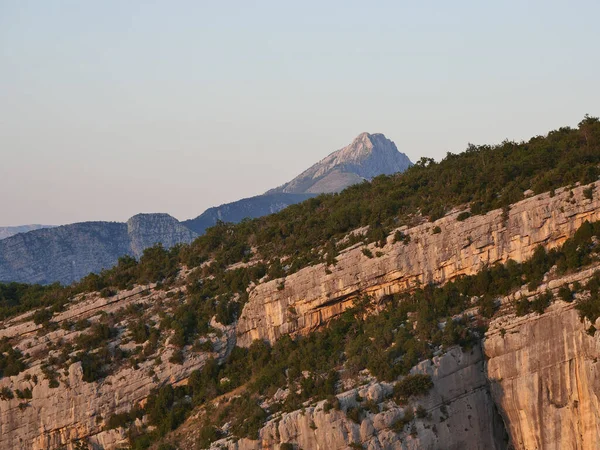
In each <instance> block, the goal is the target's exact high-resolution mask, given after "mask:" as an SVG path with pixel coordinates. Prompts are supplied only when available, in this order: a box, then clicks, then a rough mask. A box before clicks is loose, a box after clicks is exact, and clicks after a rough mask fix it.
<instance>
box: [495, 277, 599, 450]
mask: <svg viewBox="0 0 600 450" xmlns="http://www.w3.org/2000/svg"><path fill="white" fill-rule="evenodd" d="M599 269H600V266H596V267H594V268H592V269H588V270H586V271H583V272H580V273H576V274H573V275H570V276H567V277H563V278H560V279H557V280H553V281H551V282H550V283H549V284H547V285H543V286H541V287H540V289H539V290H538V293H539V292H542V291H543V290H545V289H546V288H550V289H552V290H555V291H556V290H557V288H558V287H559V286H561V285H563V284H564V283H574V282H580V283H581V284H584V283H585V281H587V279H588V278H589V277H591V275H592V274H593V272H594V271H596V270H599ZM520 294H522V295H534V294H535V293H520ZM596 325H598V324H596ZM588 326H589V323H588V324H587V325H586V324H584V323H582V322H581V320H580V319H579V315H578V313H577V311H576V310H575V309H574V304H573V303H565V302H562V301H557V302H555V303H554V304H553V305H551V306H550V307H549V308H548V310H547V311H546V312H545V313H544V314H542V315H538V314H536V313H532V314H529V315H526V316H524V317H516V316H515V315H514V314H513V313H508V314H504V315H500V316H499V317H497V318H496V319H495V320H494V321H493V322H492V324H491V326H490V329H489V331H488V333H487V334H486V339H485V341H484V348H485V354H486V357H487V358H488V362H487V376H488V378H489V379H490V381H491V389H492V394H493V398H494V400H495V402H496V404H497V405H498V407H499V409H500V410H501V411H502V414H503V416H504V420H505V423H506V426H507V429H508V431H509V434H510V436H511V440H512V443H513V445H514V447H515V448H518V449H524V450H534V449H545V450H546V449H548V450H559V449H586V450H587V449H590V450H591V449H597V448H598V446H599V445H600V399H599V397H598V396H599V394H600V362H599V361H598V358H599V357H600V336H598V334H596V335H595V336H590V335H589V334H588V333H587V332H586V329H587V327H588Z"/></svg>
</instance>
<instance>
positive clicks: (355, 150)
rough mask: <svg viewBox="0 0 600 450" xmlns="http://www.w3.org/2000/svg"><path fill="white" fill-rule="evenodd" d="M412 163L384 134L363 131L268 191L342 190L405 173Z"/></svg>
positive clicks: (307, 192)
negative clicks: (341, 146)
mask: <svg viewBox="0 0 600 450" xmlns="http://www.w3.org/2000/svg"><path fill="white" fill-rule="evenodd" d="M411 165H412V162H411V161H410V159H408V157H407V156H406V155H405V154H404V153H401V152H399V151H398V148H397V147H396V144H394V142H392V141H391V140H389V139H388V138H386V137H385V135H383V134H382V133H375V134H370V133H367V132H363V133H361V134H359V135H358V136H357V137H356V138H355V139H354V140H353V141H352V143H351V144H350V145H348V146H346V147H344V148H341V149H339V150H336V151H335V152H333V153H331V154H330V155H329V156H327V157H325V158H323V159H322V160H321V161H319V162H318V163H316V164H314V165H313V166H311V167H310V168H308V169H307V170H305V171H304V172H302V173H301V174H300V175H298V176H297V177H296V178H294V179H293V180H291V181H290V182H288V183H286V184H284V185H282V186H280V187H278V188H275V189H272V190H270V191H268V193H276V192H283V193H291V194H320V193H328V192H339V191H341V190H343V189H345V188H347V187H348V186H351V185H352V184H356V183H360V182H361V181H364V180H370V179H372V178H373V177H376V176H377V175H382V174H385V175H390V174H392V173H396V172H403V171H405V170H406V169H408V168H409V167H410V166H411Z"/></svg>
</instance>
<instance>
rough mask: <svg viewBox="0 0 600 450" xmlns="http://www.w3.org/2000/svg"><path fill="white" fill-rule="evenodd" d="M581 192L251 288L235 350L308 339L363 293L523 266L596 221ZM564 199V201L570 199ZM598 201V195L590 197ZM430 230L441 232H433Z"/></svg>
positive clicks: (422, 229)
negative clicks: (259, 342) (539, 250)
mask: <svg viewBox="0 0 600 450" xmlns="http://www.w3.org/2000/svg"><path fill="white" fill-rule="evenodd" d="M584 189H585V187H583V186H582V187H577V188H574V189H573V190H572V191H567V190H562V191H560V190H559V191H557V193H556V195H554V196H552V197H551V196H550V195H549V194H548V193H545V194H541V195H538V196H535V197H531V198H527V199H525V200H523V201H521V202H519V203H516V204H514V205H512V207H511V208H510V211H509V212H508V215H505V214H503V212H502V210H495V211H491V212H489V213H487V214H485V215H480V216H473V217H470V218H468V219H466V220H464V221H457V220H456V216H457V214H458V213H454V214H450V215H448V216H446V217H444V218H442V219H440V220H438V221H436V222H434V223H423V224H421V225H418V226H415V227H412V228H408V229H402V230H403V232H404V233H405V234H407V235H408V236H410V242H409V243H408V244H404V243H402V242H396V243H394V239H393V235H392V236H390V237H388V240H387V245H385V246H384V247H383V248H376V247H375V246H374V244H371V245H370V246H369V248H370V249H371V251H372V253H373V254H374V255H376V254H377V252H380V254H379V256H376V257H373V258H369V257H367V256H365V255H364V254H363V252H362V249H363V247H362V246H357V247H354V248H350V249H347V250H345V251H343V252H342V253H341V254H340V255H339V256H338V257H337V261H338V262H337V264H336V265H335V266H329V271H330V272H331V273H327V272H326V270H325V269H326V267H325V266H324V265H323V264H318V265H315V266H311V267H307V268H304V269H302V270H300V271H298V272H296V273H294V274H291V275H289V276H287V277H285V279H278V280H273V281H270V282H267V283H264V284H260V285H258V286H257V287H256V288H254V289H253V290H252V291H251V292H250V300H249V302H248V303H247V304H246V305H245V307H244V309H243V312H242V315H241V317H240V320H239V322H238V326H237V333H238V344H239V345H242V346H248V345H250V344H251V343H252V341H253V340H254V339H265V340H267V341H270V342H274V341H275V340H277V338H279V336H281V335H284V334H290V333H291V334H294V333H308V332H310V331H311V330H313V329H315V328H316V327H318V326H320V325H322V324H324V323H326V322H327V321H328V320H330V319H331V318H333V317H336V316H337V315H339V314H340V313H341V312H343V311H344V310H345V309H346V308H347V307H349V306H350V305H352V303H353V300H355V299H356V298H357V297H359V296H360V295H363V294H369V295H372V296H373V297H374V298H376V299H377V298H380V297H382V296H385V295H388V294H393V293H397V292H403V291H407V290H410V289H411V288H414V287H415V286H417V285H424V284H427V283H444V282H447V281H450V280H452V279H454V278H456V277H458V276H460V275H471V274H475V273H477V272H478V271H479V270H481V269H482V268H483V267H484V266H486V265H493V264H495V263H503V262H506V261H507V260H509V259H512V260H515V261H517V262H520V261H524V260H526V259H528V258H529V257H530V256H531V255H532V254H533V252H534V250H535V248H536V247H537V246H538V245H542V246H544V247H546V248H548V249H550V248H554V247H558V246H560V245H562V243H563V242H564V241H565V240H566V239H567V238H568V237H570V236H572V235H573V234H574V233H575V231H576V230H577V229H578V228H579V227H580V226H581V224H582V223H583V222H585V221H586V220H588V221H590V222H591V221H596V220H600V199H598V198H594V199H592V200H590V199H586V198H584V196H583V190H584ZM571 192H572V194H571ZM596 197H598V196H596ZM435 227H439V229H440V230H441V232H439V233H434V229H435Z"/></svg>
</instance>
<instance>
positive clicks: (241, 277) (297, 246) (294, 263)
mask: <svg viewBox="0 0 600 450" xmlns="http://www.w3.org/2000/svg"><path fill="white" fill-rule="evenodd" d="M599 164H600V121H599V120H598V118H595V117H590V116H586V117H585V118H584V119H583V120H582V121H581V122H580V123H579V125H578V127H577V128H569V127H563V128H560V129H558V130H555V131H551V132H549V133H548V134H547V135H546V136H536V137H534V138H531V139H530V140H529V141H527V142H521V143H516V142H510V141H505V142H503V143H501V144H498V145H481V146H475V145H469V147H468V148H467V150H466V151H464V152H462V153H458V154H453V153H448V154H447V156H446V157H445V158H444V159H443V160H442V161H440V162H435V161H434V160H433V159H430V158H421V159H420V160H419V161H418V162H417V163H416V164H415V165H414V166H412V167H411V168H409V169H408V170H407V171H406V172H404V173H402V174H396V175H391V176H379V177H376V178H375V179H373V181H372V182H365V183H362V184H359V185H354V186H351V187H349V188H348V189H346V190H344V191H343V192H341V193H339V194H327V195H320V196H318V197H315V198H312V199H309V200H307V201H305V202H303V203H299V204H296V205H292V206H289V207H288V208H286V209H284V210H283V211H281V212H279V213H276V214H272V215H270V216H265V217H261V218H258V219H253V220H245V221H243V222H242V223H239V224H236V225H234V224H227V223H218V224H217V225H216V226H214V227H211V228H209V229H208V230H207V232H206V234H205V235H203V236H201V237H199V238H198V239H196V240H195V241H194V242H193V243H192V244H190V245H180V246H177V247H174V248H173V249H170V250H164V249H162V248H160V246H155V247H153V248H150V249H147V250H146V252H145V253H144V255H143V256H142V257H141V258H140V260H139V261H136V260H135V259H133V258H130V257H124V258H121V260H120V261H119V264H118V265H117V266H115V267H114V268H112V269H109V270H105V271H103V272H102V273H100V274H90V275H89V276H87V277H86V278H84V279H82V280H81V281H80V282H78V283H74V284H73V285H71V286H67V287H63V286H59V285H56V284H55V285H51V286H46V287H41V286H27V285H23V284H16V283H5V284H2V283H0V318H7V317H10V316H12V315H14V314H18V313H20V312H24V311H27V310H30V309H32V308H37V307H40V306H51V307H53V308H54V309H57V308H60V307H61V305H63V304H64V303H65V302H66V301H67V299H68V298H69V297H72V296H73V295H75V294H77V293H81V292H91V291H102V290H104V294H105V295H109V294H110V293H111V292H112V291H113V290H115V289H123V288H125V287H127V286H132V285H133V284H144V283H149V282H157V281H161V282H168V281H169V280H172V279H173V278H174V276H175V275H176V273H177V271H178V270H179V268H180V266H181V265H182V264H183V265H185V266H187V267H189V268H193V267H197V266H199V265H201V264H202V263H204V262H206V261H211V264H210V265H209V266H208V267H206V268H205V269H204V272H203V274H204V275H215V276H216V278H217V280H218V281H217V282H216V283H213V284H215V286H213V288H212V289H211V294H215V293H218V292H221V293H225V292H237V293H240V294H241V295H242V296H243V295H244V293H245V288H246V287H247V286H248V284H249V283H250V282H251V281H257V280H258V279H260V278H261V277H262V276H263V275H264V274H265V273H268V274H269V275H270V277H271V278H278V277H281V276H283V275H286V274H290V273H293V272H295V271H297V270H298V269H300V268H301V267H304V266H307V265H311V264H315V263H318V262H322V261H328V262H333V261H334V259H335V255H336V253H337V252H338V251H339V250H340V249H341V248H343V247H345V246H348V245H352V244H354V243H356V242H357V241H361V240H363V241H365V242H374V241H381V240H382V239H383V238H384V237H385V236H386V235H387V234H388V233H389V232H390V231H391V230H392V229H393V228H395V227H398V226H401V225H404V224H411V223H412V222H413V221H414V220H415V218H418V217H427V218H428V219H429V220H435V219H437V218H439V217H442V216H443V215H444V214H445V213H446V212H448V211H449V210H451V209H452V208H454V207H456V206H458V205H465V204H467V205H469V210H470V212H465V214H481V213H485V212H487V211H489V210H492V209H496V208H502V207H508V205H510V204H511V203H514V202H517V201H519V200H521V199H522V198H523V193H524V192H525V191H526V190H529V189H531V190H533V191H534V192H535V193H541V192H546V191H552V190H553V189H555V188H558V187H561V186H568V185H572V184H574V183H577V182H580V183H583V184H588V183H590V182H592V181H595V180H597V179H598V175H599V174H600V169H599V167H598V165H599ZM363 226H369V231H368V233H367V234H366V235H365V236H358V237H354V238H353V239H345V240H344V241H342V239H343V238H344V237H345V236H346V235H347V234H348V232H350V231H352V230H354V229H356V228H359V227H363ZM282 258H286V262H285V268H284V267H283V265H282V264H281V259H282ZM251 259H255V260H260V261H261V262H260V264H257V265H256V266H255V267H254V268H252V269H247V270H241V271H236V273H235V274H230V273H228V272H226V270H225V269H226V268H227V267H228V266H229V265H231V264H234V263H236V262H240V261H249V260H251ZM284 269H285V270H284Z"/></svg>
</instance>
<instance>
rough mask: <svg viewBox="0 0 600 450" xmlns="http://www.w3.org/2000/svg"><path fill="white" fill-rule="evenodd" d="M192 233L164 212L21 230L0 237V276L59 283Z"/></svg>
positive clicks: (189, 238) (187, 239) (187, 237)
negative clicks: (122, 218)
mask: <svg viewBox="0 0 600 450" xmlns="http://www.w3.org/2000/svg"><path fill="white" fill-rule="evenodd" d="M195 237H196V233H194V232H193V231H191V230H189V229H188V228H186V227H184V226H183V225H182V224H180V223H179V222H178V221H177V220H176V219H174V218H173V217H171V216H169V215H168V214H139V215H136V216H134V217H132V218H131V219H129V220H128V221H127V223H117V222H82V223H75V224H71V225H63V226H60V227H56V228H49V229H42V230H35V231H31V232H29V233H22V234H18V235H16V236H12V237H9V238H7V239H3V240H1V241H0V280H2V281H18V282H24V283H41V284H49V283H53V282H56V281H58V282H60V283H64V284H68V283H71V282H73V281H76V280H79V279H80V278H82V277H84V276H85V275H87V274H89V273H90V272H99V271H100V270H102V269H106V268H110V267H112V266H114V265H115V264H116V263H117V260H118V258H119V257H120V256H123V255H131V256H135V257H139V256H140V255H141V254H142V252H143V250H144V249H145V248H147V247H150V246H152V245H154V244H156V243H162V244H163V245H164V246H165V247H172V246H173V245H175V244H178V243H189V242H191V241H192V240H193V239H194V238H195Z"/></svg>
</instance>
